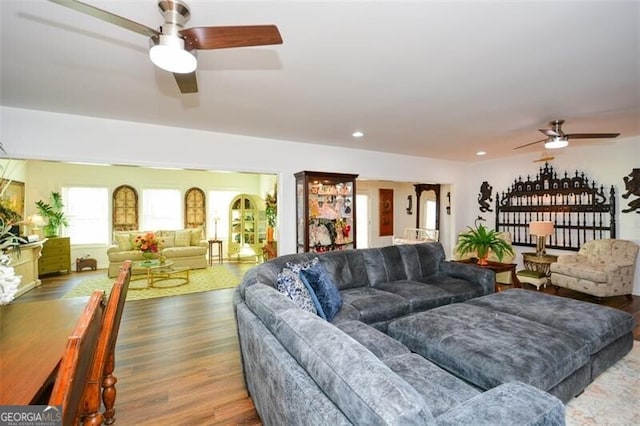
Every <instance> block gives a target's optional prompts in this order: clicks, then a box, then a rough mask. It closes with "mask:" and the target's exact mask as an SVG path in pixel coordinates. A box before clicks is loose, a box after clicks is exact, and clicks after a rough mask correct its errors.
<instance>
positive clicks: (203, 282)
mask: <svg viewBox="0 0 640 426" xmlns="http://www.w3.org/2000/svg"><path fill="white" fill-rule="evenodd" d="M133 278H134V279H133V280H132V281H131V283H130V285H129V291H128V292H127V301H130V300H142V299H153V298H156V297H167V296H178V295H181V294H189V293H199V292H203V291H211V290H220V289H223V288H232V287H236V286H237V285H238V284H239V283H240V277H238V276H236V274H234V273H233V272H231V271H230V270H228V269H227V268H226V267H225V266H224V265H216V266H213V267H208V268H206V269H194V270H191V271H189V283H188V284H183V285H181V284H182V282H183V281H184V280H181V279H168V280H163V281H159V282H156V283H154V287H153V288H145V287H146V284H147V281H146V278H143V277H142V276H140V275H134V276H133ZM114 281H115V278H109V277H107V276H102V277H93V278H89V279H87V280H84V281H82V282H80V284H78V285H77V286H75V287H74V288H73V289H71V290H70V291H69V292H68V293H67V294H65V295H64V297H63V298H65V299H66V298H70V297H81V296H89V295H91V293H92V292H93V291H94V290H96V289H97V290H104V291H105V292H107V294H108V293H109V291H111V287H112V286H113V283H114Z"/></svg>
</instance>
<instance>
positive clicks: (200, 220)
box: [184, 187, 207, 235]
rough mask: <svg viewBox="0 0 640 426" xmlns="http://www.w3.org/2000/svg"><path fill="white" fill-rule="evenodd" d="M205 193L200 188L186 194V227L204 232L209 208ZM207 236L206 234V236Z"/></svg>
mask: <svg viewBox="0 0 640 426" xmlns="http://www.w3.org/2000/svg"><path fill="white" fill-rule="evenodd" d="M205 204H206V203H205V195H204V191H203V190H202V189H200V188H195V187H193V188H189V189H188V190H187V192H185V194H184V227H185V228H197V227H198V226H202V229H203V230H204V228H205V226H206V223H207V214H206V213H207V208H206V205H205ZM204 235H206V233H205V234H204Z"/></svg>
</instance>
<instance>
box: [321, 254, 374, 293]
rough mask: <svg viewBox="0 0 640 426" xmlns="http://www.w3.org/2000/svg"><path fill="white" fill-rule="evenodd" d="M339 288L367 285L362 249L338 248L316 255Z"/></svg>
mask: <svg viewBox="0 0 640 426" xmlns="http://www.w3.org/2000/svg"><path fill="white" fill-rule="evenodd" d="M318 258H319V259H320V262H321V263H322V265H324V267H325V269H326V270H327V272H328V273H329V275H331V277H332V278H333V282H334V283H335V284H336V287H338V289H339V290H346V289H349V288H356V287H368V286H369V279H368V276H367V266H366V263H365V260H364V256H363V255H362V250H339V251H331V252H326V253H322V254H321V255H319V256H318Z"/></svg>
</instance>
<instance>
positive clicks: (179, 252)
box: [162, 246, 207, 259]
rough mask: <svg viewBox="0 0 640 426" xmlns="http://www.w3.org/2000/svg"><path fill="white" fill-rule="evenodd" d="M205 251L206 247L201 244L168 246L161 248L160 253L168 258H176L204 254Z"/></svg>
mask: <svg viewBox="0 0 640 426" xmlns="http://www.w3.org/2000/svg"><path fill="white" fill-rule="evenodd" d="M206 252H207V247H203V246H188V247H169V248H166V249H164V250H162V254H164V255H165V256H166V257H168V258H170V259H177V258H180V257H192V256H204V254H205V253H206Z"/></svg>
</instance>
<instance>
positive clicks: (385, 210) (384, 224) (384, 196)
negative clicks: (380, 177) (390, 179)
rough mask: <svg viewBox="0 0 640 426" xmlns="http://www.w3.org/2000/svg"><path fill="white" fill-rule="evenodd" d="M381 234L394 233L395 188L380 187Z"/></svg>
mask: <svg viewBox="0 0 640 426" xmlns="http://www.w3.org/2000/svg"><path fill="white" fill-rule="evenodd" d="M378 198H379V210H380V212H379V215H380V232H379V234H380V236H381V237H385V236H388V235H393V189H378Z"/></svg>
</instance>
